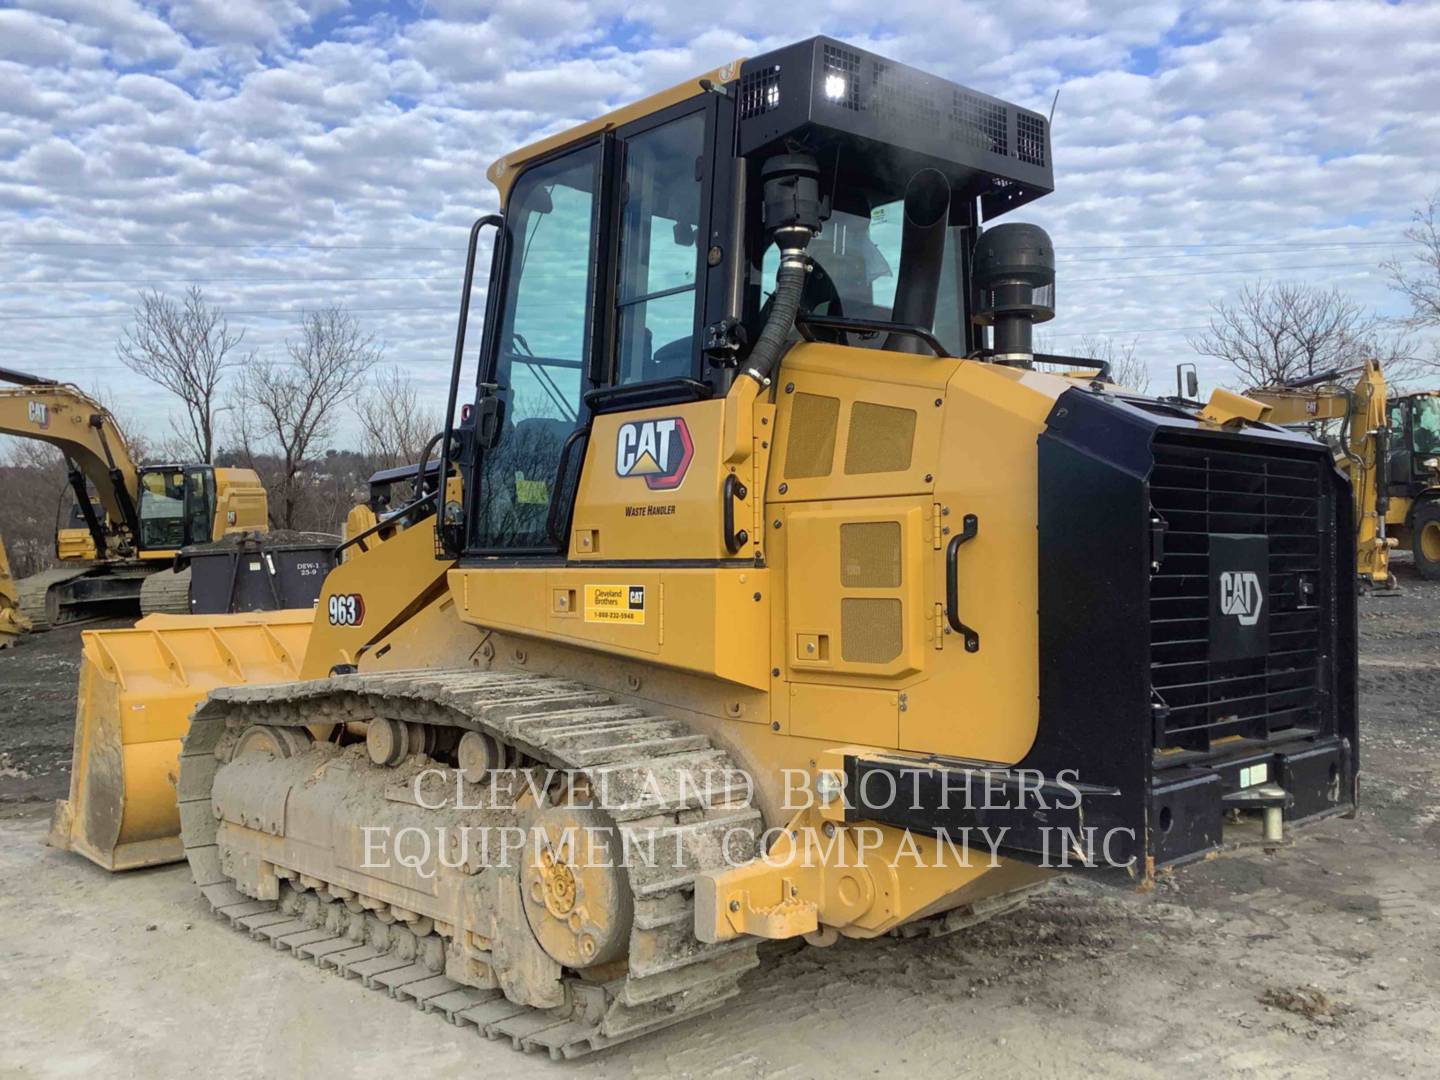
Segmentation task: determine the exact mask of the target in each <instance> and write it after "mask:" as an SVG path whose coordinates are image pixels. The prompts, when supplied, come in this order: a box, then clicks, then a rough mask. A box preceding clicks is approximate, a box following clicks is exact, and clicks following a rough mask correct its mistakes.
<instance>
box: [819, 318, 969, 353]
mask: <svg viewBox="0 0 1440 1080" xmlns="http://www.w3.org/2000/svg"><path fill="white" fill-rule="evenodd" d="M795 325H796V327H797V328H799V330H800V336H801V337H803V338H804V339H805V340H806V341H814V340H815V337H814V335H813V334H810V333H807V331H808V330H810V329H811V328H815V327H818V328H819V329H821V330H842V331H843V330H854V331H856V332H858V333H863V334H904V335H906V336H908V337H914V338H919V339H920V340H921V341H923V342H924V343H925V344H926V345H928V346H929V347H930V348H931V350H933V351H934V353H935V355H936V356H950V353H949V352H948V351H946V349H945V346H944V345H941V344H940V339H939V338H937V337H936V336H935V335H934V334H933V333H932V332H931V331H929V330H926V329H925V328H924V327H923V326H915V325H913V324H911V323H895V322H890V321H888V320H886V319H860V318H852V317H851V316H849V315H815V314H813V313H810V312H805V311H802V312H801V313H800V314H798V315H796V316H795Z"/></svg>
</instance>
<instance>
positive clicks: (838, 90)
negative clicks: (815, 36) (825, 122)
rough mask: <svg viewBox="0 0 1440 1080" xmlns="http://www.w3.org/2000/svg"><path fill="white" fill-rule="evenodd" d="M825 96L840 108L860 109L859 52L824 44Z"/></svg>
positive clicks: (823, 84) (856, 110) (857, 110)
mask: <svg viewBox="0 0 1440 1080" xmlns="http://www.w3.org/2000/svg"><path fill="white" fill-rule="evenodd" d="M821 85H822V86H823V87H824V90H825V96H826V97H827V98H829V99H830V100H831V101H833V102H834V103H835V104H836V105H839V106H840V107H841V108H842V109H850V110H852V111H854V112H859V111H860V54H859V53H856V52H851V51H850V50H849V49H841V48H839V47H837V46H835V45H826V46H825V81H824V82H823V83H822V84H821Z"/></svg>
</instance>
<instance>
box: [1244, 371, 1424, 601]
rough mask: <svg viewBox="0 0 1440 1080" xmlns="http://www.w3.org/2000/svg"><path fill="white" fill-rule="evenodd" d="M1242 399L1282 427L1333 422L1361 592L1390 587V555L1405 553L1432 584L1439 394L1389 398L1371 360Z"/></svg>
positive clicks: (1392, 581) (1251, 393) (1381, 375)
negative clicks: (1349, 495) (1350, 505)
mask: <svg viewBox="0 0 1440 1080" xmlns="http://www.w3.org/2000/svg"><path fill="white" fill-rule="evenodd" d="M1247 396H1248V397H1251V398H1254V399H1255V400H1256V401H1260V402H1263V403H1264V404H1266V405H1268V406H1269V407H1270V411H1269V413H1268V414H1267V415H1266V419H1267V420H1268V421H1269V422H1270V423H1274V424H1284V425H1286V426H1291V427H1294V426H1311V425H1316V424H1323V423H1325V422H1326V421H1339V430H1338V431H1337V432H1336V433H1334V442H1335V445H1336V448H1337V450H1336V463H1337V465H1338V466H1339V467H1340V469H1341V471H1342V472H1344V473H1345V474H1346V476H1348V477H1349V479H1350V484H1351V488H1352V490H1353V492H1354V496H1355V511H1354V523H1355V566H1356V570H1357V572H1358V574H1359V577H1360V583H1361V585H1362V587H1365V588H1371V587H1373V588H1375V589H1382V590H1383V589H1393V588H1394V587H1395V576H1394V574H1392V573H1391V571H1390V552H1391V550H1392V549H1394V548H1395V547H1406V548H1409V549H1410V550H1411V552H1412V554H1413V557H1414V561H1415V568H1416V570H1417V571H1418V572H1419V573H1420V576H1421V577H1424V578H1428V579H1430V580H1440V392H1436V391H1426V392H1420V393H1413V394H1403V395H1399V396H1392V395H1391V394H1390V393H1389V392H1388V389H1387V387H1386V384H1385V373H1384V371H1383V370H1382V369H1381V367H1380V363H1379V361H1377V360H1367V361H1365V362H1364V363H1363V364H1362V365H1360V366H1359V367H1357V368H1352V369H1349V370H1344V371H1329V372H1325V373H1323V374H1321V375H1316V376H1313V377H1311V378H1308V379H1302V380H1298V381H1294V382H1290V383H1287V384H1285V385H1280V386H1269V387H1262V388H1260V389H1258V390H1251V391H1248V392H1247Z"/></svg>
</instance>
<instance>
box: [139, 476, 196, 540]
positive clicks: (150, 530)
mask: <svg viewBox="0 0 1440 1080" xmlns="http://www.w3.org/2000/svg"><path fill="white" fill-rule="evenodd" d="M207 539H208V537H207ZM140 546H141V547H142V548H145V549H148V550H151V551H154V550H160V549H169V548H181V547H184V546H185V473H184V471H183V470H181V469H150V470H147V471H146V472H144V473H142V474H141V476H140Z"/></svg>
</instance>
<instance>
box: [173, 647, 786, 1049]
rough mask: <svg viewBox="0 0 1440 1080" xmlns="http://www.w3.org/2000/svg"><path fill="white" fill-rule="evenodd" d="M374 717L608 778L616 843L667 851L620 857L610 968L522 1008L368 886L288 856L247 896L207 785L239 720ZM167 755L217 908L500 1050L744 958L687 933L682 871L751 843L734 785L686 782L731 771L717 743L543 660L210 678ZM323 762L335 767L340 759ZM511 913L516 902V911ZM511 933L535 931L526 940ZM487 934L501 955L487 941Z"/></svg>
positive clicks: (562, 1045)
mask: <svg viewBox="0 0 1440 1080" xmlns="http://www.w3.org/2000/svg"><path fill="white" fill-rule="evenodd" d="M375 717H386V718H390V719H392V720H399V721H403V722H406V723H408V724H412V725H415V724H418V725H430V726H437V727H447V726H448V727H455V728H459V729H462V730H464V731H478V732H481V733H484V734H485V735H488V736H491V737H493V738H495V739H497V740H500V741H501V742H502V744H504V745H506V746H508V747H513V748H514V749H515V750H516V751H518V753H520V754H522V755H524V757H523V759H522V760H524V761H525V762H526V763H527V766H529V765H535V764H538V765H541V766H544V767H546V768H551V769H556V770H565V771H566V773H567V774H569V775H574V776H579V777H582V778H583V782H584V783H586V784H588V785H592V786H593V788H594V789H595V790H601V789H602V788H603V790H604V791H605V792H606V793H607V795H606V798H605V799H604V810H605V812H606V814H607V816H608V819H609V820H610V821H611V822H612V823H613V825H614V826H615V827H616V828H617V829H618V831H619V833H620V834H622V835H623V836H624V837H625V840H626V843H627V844H628V843H630V842H631V841H632V840H634V841H636V842H639V841H640V840H642V839H643V841H644V842H645V843H646V844H650V845H654V846H653V847H650V848H649V850H651V851H652V852H653V851H656V850H659V851H662V852H667V853H669V852H673V853H674V855H675V858H674V859H673V860H672V859H670V858H668V857H667V858H661V859H656V860H653V861H651V860H644V859H627V860H625V867H624V874H625V877H626V881H627V882H628V887H629V892H630V895H631V898H632V900H633V921H632V922H631V924H630V931H629V939H628V951H627V953H626V955H625V957H624V963H623V964H620V965H612V966H609V967H607V969H606V970H607V971H610V972H614V973H613V974H607V975H606V977H605V978H604V980H603V981H602V980H601V979H600V978H599V977H598V976H597V975H595V974H594V973H590V974H589V977H581V975H582V973H579V972H574V971H571V970H570V969H568V968H566V969H564V971H563V974H562V976H561V983H562V984H563V991H564V992H563V1000H562V1001H561V1003H560V1004H558V1005H555V1006H553V1007H548V1008H538V1007H532V1006H530V1005H526V1004H520V1003H517V1002H516V1001H513V1000H511V999H510V998H509V997H507V995H506V993H505V991H504V990H503V989H501V988H497V986H495V985H493V984H492V985H466V983H464V982H462V981H461V980H460V979H457V978H454V977H451V975H453V974H457V972H454V971H453V970H451V969H450V968H449V967H448V966H447V964H446V963H445V961H444V959H443V957H444V956H445V952H444V949H445V947H446V946H445V942H444V941H442V940H440V939H439V937H438V934H437V931H436V930H435V929H434V925H435V924H434V923H429V925H426V920H422V921H421V922H420V923H411V924H409V925H410V926H411V927H418V928H419V929H418V930H416V931H414V932H412V931H411V930H407V929H403V928H402V929H400V930H399V931H398V932H397V930H396V929H395V927H394V926H393V925H392V926H391V927H389V928H388V929H387V928H385V927H384V925H383V924H379V923H377V921H376V917H375V915H374V914H367V913H366V912H365V911H364V910H362V908H361V905H362V902H363V903H364V904H365V905H366V906H371V905H373V900H372V899H371V898H369V897H355V895H354V893H353V892H349V891H348V890H346V889H345V888H337V887H336V886H335V885H334V883H325V882H321V881H317V880H316V879H315V878H313V877H309V876H306V875H304V874H303V873H299V874H297V873H291V872H290V871H288V870H287V871H284V873H285V874H286V880H284V881H283V882H282V884H281V887H280V889H279V896H278V898H272V899H255V898H254V897H253V896H250V895H247V894H246V892H244V891H242V890H241V888H239V887H237V884H238V882H237V880H236V879H234V878H232V877H230V876H229V875H228V874H227V873H226V870H225V869H224V866H223V864H224V863H225V862H226V860H227V858H231V859H232V861H233V856H229V855H227V853H226V852H225V851H224V850H223V847H224V844H223V837H221V836H219V835H218V833H219V831H220V829H221V826H220V825H218V824H217V820H216V819H217V817H219V816H220V813H221V812H220V800H219V799H218V798H215V797H214V796H213V791H214V788H215V784H216V777H217V774H220V775H222V778H223V770H224V769H225V768H226V767H227V764H226V762H227V758H228V755H230V754H231V753H232V752H233V751H234V750H235V746H236V742H237V740H239V739H240V736H241V735H242V734H243V733H245V732H247V731H249V730H250V729H251V728H253V727H254V726H256V725H260V726H262V727H264V728H267V729H268V728H288V729H291V730H292V731H293V730H295V729H298V728H302V727H305V726H306V725H313V724H316V723H320V722H324V723H333V724H345V723H347V722H352V721H368V720H369V719H370V718H375ZM316 747H317V749H311V750H309V751H307V752H308V753H310V754H312V755H316V760H317V761H318V762H319V763H320V768H321V769H322V770H323V768H324V767H325V766H324V764H323V763H324V762H325V761H335V760H336V759H337V758H339V757H341V756H342V752H341V750H340V749H339V748H336V747H334V746H333V745H330V744H324V743H321V744H316ZM351 749H352V750H353V749H354V748H351ZM351 756H352V757H353V758H357V759H358V756H359V755H358V754H352V755H351ZM180 763H181V767H180V776H179V782H178V795H179V799H180V812H181V822H182V840H183V842H184V845H185V852H186V856H187V858H188V859H189V862H190V866H191V870H192V873H193V876H194V879H195V882H196V884H197V886H199V887H200V889H201V891H202V892H203V893H204V895H205V897H206V899H207V900H208V901H209V902H210V904H211V906H212V907H213V908H214V909H215V911H216V912H217V913H218V914H219V915H221V916H222V917H224V918H226V919H227V920H228V921H229V922H230V923H231V924H232V925H233V926H234V927H235V928H236V929H239V930H241V931H243V932H246V933H249V934H251V935H253V936H254V937H256V938H259V939H263V940H268V941H270V942H272V943H273V944H274V946H275V947H276V948H277V949H279V948H284V949H287V950H288V951H290V952H291V954H292V955H293V956H295V957H296V958H298V959H304V960H310V961H312V962H314V963H315V964H317V965H319V966H320V967H322V968H328V969H331V970H334V971H336V972H338V973H339V974H342V975H345V976H347V977H353V978H357V979H359V980H360V981H361V982H362V983H363V984H364V985H366V986H367V987H369V988H372V989H376V990H382V991H385V992H387V993H389V994H390V996H392V997H394V998H397V999H401V1000H410V1001H412V1002H413V1003H414V1004H415V1005H416V1006H418V1007H420V1008H422V1009H424V1010H425V1011H427V1012H436V1013H439V1014H441V1015H443V1016H444V1017H445V1019H447V1020H449V1021H450V1022H451V1023H454V1024H458V1025H466V1024H468V1025H473V1026H475V1027H476V1028H477V1029H478V1030H479V1031H480V1032H481V1033H483V1034H484V1035H486V1036H487V1037H489V1038H491V1039H502V1038H505V1039H509V1040H510V1042H511V1044H512V1046H514V1047H515V1048H516V1049H521V1050H527V1051H545V1052H548V1053H549V1054H550V1056H551V1057H552V1058H554V1059H556V1060H560V1059H568V1058H574V1057H579V1056H581V1055H583V1054H586V1053H590V1052H592V1051H596V1050H600V1049H604V1048H606V1047H609V1046H613V1045H616V1044H618V1043H622V1042H626V1041H628V1040H630V1039H633V1038H636V1037H638V1036H640V1035H644V1034H647V1033H649V1032H652V1031H655V1030H658V1029H660V1028H665V1027H670V1026H672V1025H675V1024H679V1023H682V1022H685V1021H686V1020H688V1019H690V1018H692V1017H696V1016H699V1015H701V1014H703V1013H706V1012H709V1011H711V1010H713V1009H715V1008H717V1007H719V1006H720V1005H722V1004H723V1003H724V1002H725V1001H727V1000H728V999H730V998H731V997H733V996H735V995H736V994H737V993H738V992H739V981H740V978H741V977H742V976H743V975H744V974H745V973H746V972H747V971H749V970H750V969H752V968H753V967H755V966H756V964H757V963H758V956H757V952H756V943H755V942H754V940H753V939H741V940H738V941H732V942H727V943H723V944H718V945H710V944H704V943H702V942H700V941H699V940H698V939H697V938H696V937H695V934H694V885H693V883H694V878H695V875H696V874H699V873H702V872H705V871H708V870H712V869H721V868H723V867H724V866H725V865H729V864H731V863H732V862H734V861H743V860H747V859H749V858H752V857H753V856H754V855H755V854H756V853H757V850H758V848H757V844H758V841H759V835H760V833H761V830H762V828H763V826H762V825H761V820H760V814H759V812H758V811H757V810H756V809H755V808H754V807H753V806H752V805H751V804H750V798H749V796H750V791H749V788H748V784H745V783H741V784H733V783H732V784H726V785H722V786H721V788H720V789H719V790H716V789H714V788H713V787H712V786H711V785H710V784H708V783H706V784H697V783H695V782H694V780H695V778H696V776H698V775H699V774H700V773H702V772H703V773H705V774H706V775H707V776H713V775H717V774H719V775H725V776H730V777H740V776H741V775H742V774H740V773H739V770H738V769H736V767H735V766H734V764H733V763H732V762H731V761H730V759H729V757H728V755H726V754H725V753H724V751H722V750H719V749H717V748H715V747H714V746H713V745H712V744H711V743H710V741H709V740H708V738H706V737H705V736H703V735H699V734H696V733H694V731H693V730H692V729H690V728H689V727H688V725H686V724H684V723H683V722H682V721H678V720H675V719H670V718H664V717H659V716H655V715H652V714H649V713H648V712H647V711H646V710H644V709H642V708H638V707H635V706H631V705H629V704H626V703H622V702H617V701H616V700H615V699H614V698H612V697H611V696H610V695H608V694H607V693H605V692H603V691H597V690H594V689H592V688H589V687H586V686H583V685H581V684H579V683H576V682H573V681H570V680H566V679H559V678H551V677H547V676H539V675H525V674H508V673H489V672H471V671H455V672H435V671H410V672H393V673H384V674H375V675H344V676H337V677H333V678H330V679H326V680H317V681H312V682H304V683H291V684H284V685H277V686H269V687H247V686H237V687H231V688H224V689H220V690H217V691H215V692H214V693H213V694H212V695H211V696H210V698H208V699H207V700H206V701H205V702H204V703H203V704H202V705H201V706H200V707H199V708H198V709H197V710H196V713H195V716H194V718H193V721H192V724H191V727H190V731H189V735H188V736H187V738H186V740H185V745H184V749H183V751H182V754H181V759H180ZM261 767H262V768H263V767H264V766H263V764H262V766H261ZM340 767H341V768H342V769H345V768H351V767H352V766H351V764H350V763H349V762H348V761H344V760H342V761H341V763H340ZM367 767H368V766H367ZM251 824H252V826H253V825H254V824H255V823H254V822H253V821H252V822H251ZM271 831H276V832H278V831H280V830H279V829H278V827H276V828H272V829H271ZM480 872H481V873H489V872H497V871H491V870H489V869H488V868H482V869H481V871H480ZM297 881H298V882H299V883H300V884H299V886H298V887H297V884H296V883H297ZM251 891H255V890H251ZM347 899H348V900H349V903H345V902H343V901H345V900H347ZM524 918H525V915H524V913H523V912H522V914H521V922H522V925H523V920H524ZM421 930H423V931H425V932H423V933H422V932H420V931H421ZM452 933H453V928H452ZM511 946H512V947H518V946H515V944H514V943H511ZM528 947H532V948H533V947H536V946H535V943H534V941H530V942H529V943H528ZM497 949H500V950H501V955H503V947H502V946H497ZM447 971H449V972H450V974H447ZM482 981H483V980H482ZM502 985H503V979H502Z"/></svg>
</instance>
